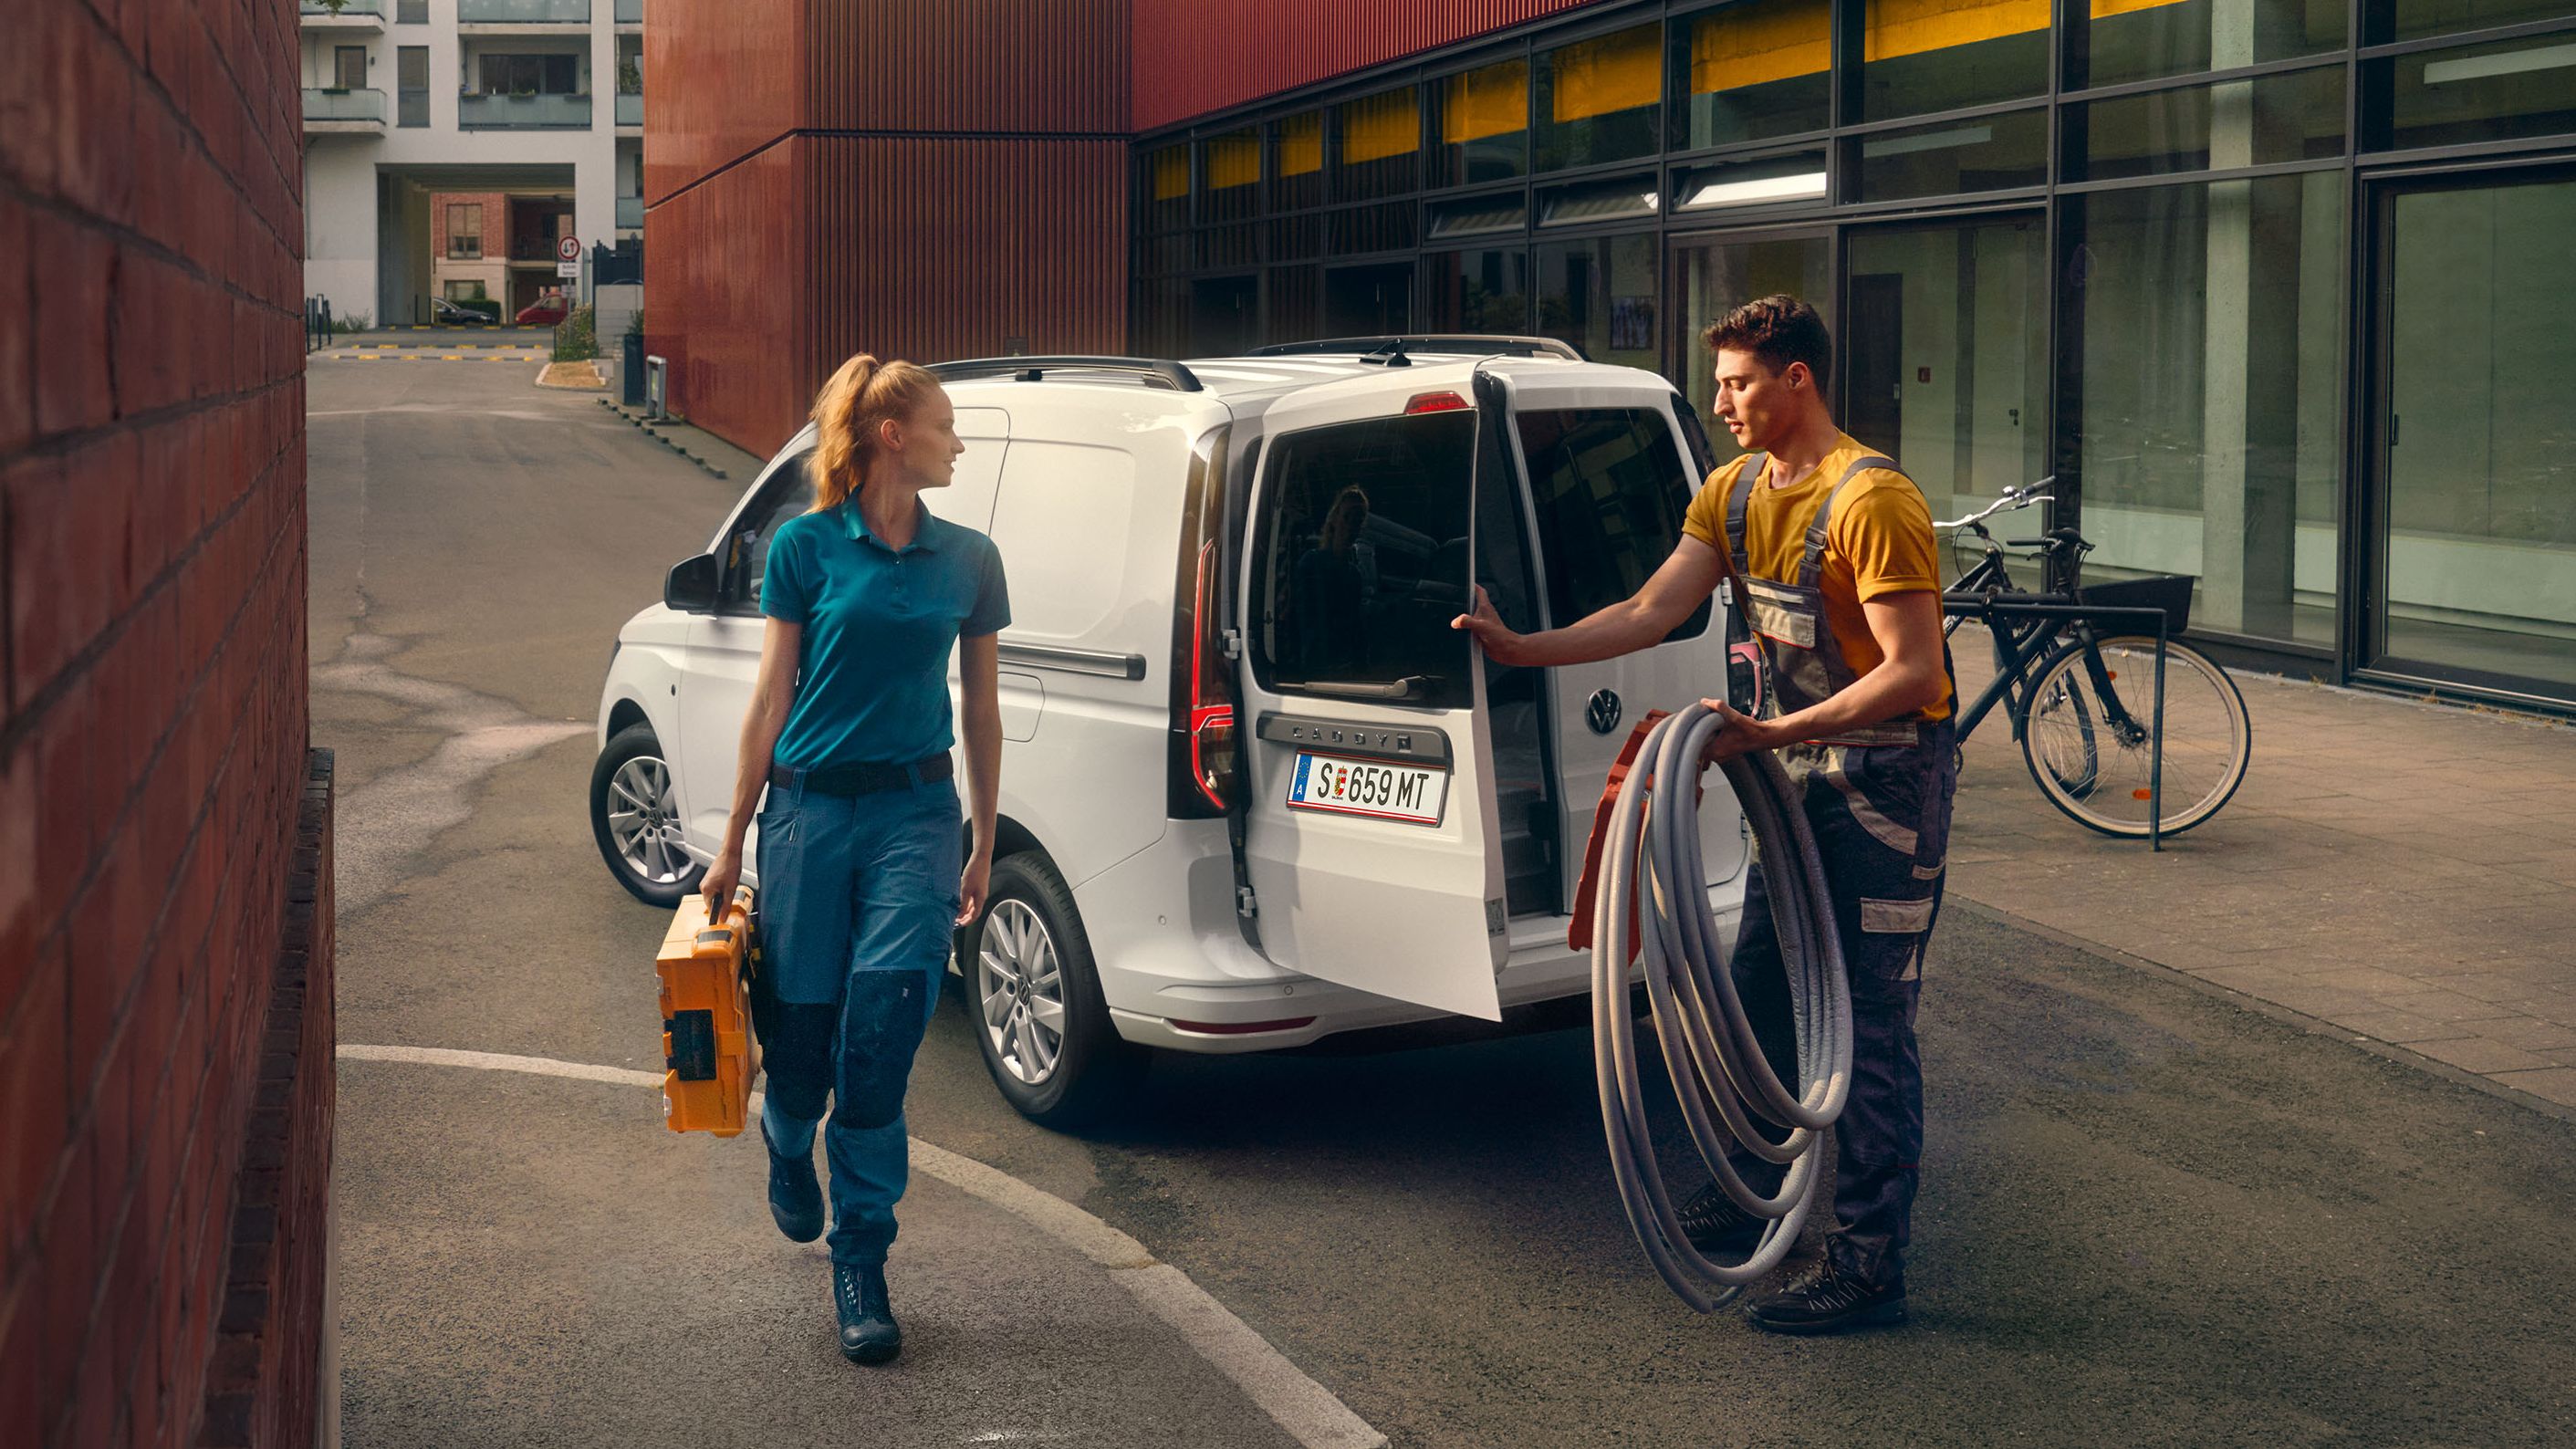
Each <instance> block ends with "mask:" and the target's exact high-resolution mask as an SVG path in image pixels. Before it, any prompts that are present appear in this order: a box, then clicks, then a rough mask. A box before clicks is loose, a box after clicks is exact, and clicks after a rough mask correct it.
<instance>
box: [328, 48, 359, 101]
mask: <svg viewBox="0 0 2576 1449" xmlns="http://www.w3.org/2000/svg"><path fill="white" fill-rule="evenodd" d="M331 88H332V89H334V90H343V91H362V90H365V89H366V88H367V48H366V47H365V46H363V45H339V46H333V47H332V49H331Z"/></svg>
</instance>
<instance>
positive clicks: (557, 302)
mask: <svg viewBox="0 0 2576 1449" xmlns="http://www.w3.org/2000/svg"><path fill="white" fill-rule="evenodd" d="M563 319H564V294H563V293H561V292H543V293H539V294H538V296H537V300H535V301H533V302H530V303H529V304H528V305H526V306H524V307H522V308H520V309H519V319H518V320H519V325H520V326H522V327H552V326H554V325H555V324H556V323H558V322H561V321H562V320H563Z"/></svg>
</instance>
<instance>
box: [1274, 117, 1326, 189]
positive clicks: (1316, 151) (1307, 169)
mask: <svg viewBox="0 0 2576 1449" xmlns="http://www.w3.org/2000/svg"><path fill="white" fill-rule="evenodd" d="M1323 169H1324V113H1323V112H1321V111H1308V112H1307V113H1306V114H1304V115H1302V116H1290V117H1289V118H1288V119H1286V120H1284V121H1281V122H1280V123H1279V174H1280V175H1282V176H1311V175H1313V174H1314V173H1316V172H1318V171H1321V170H1323Z"/></svg>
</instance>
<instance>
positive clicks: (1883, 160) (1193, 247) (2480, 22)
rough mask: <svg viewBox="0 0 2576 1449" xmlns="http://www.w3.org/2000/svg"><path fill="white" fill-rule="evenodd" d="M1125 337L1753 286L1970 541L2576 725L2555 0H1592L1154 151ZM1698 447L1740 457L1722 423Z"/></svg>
mask: <svg viewBox="0 0 2576 1449" xmlns="http://www.w3.org/2000/svg"><path fill="white" fill-rule="evenodd" d="M1133 195H1134V198H1135V200H1134V208H1133V213H1134V214H1133V223H1132V224H1133V267H1132V273H1131V275H1132V278H1133V281H1132V286H1133V293H1132V296H1131V306H1130V322H1131V326H1130V336H1131V346H1132V347H1133V348H1134V349H1135V350H1137V351H1142V352H1151V353H1155V354H1159V355H1168V356H1191V355H1210V354H1218V353H1224V352H1229V351H1235V350H1239V349H1241V348H1243V347H1246V346H1250V345H1253V344H1257V343H1261V342H1268V341H1286V340H1292V339H1301V338H1309V337H1320V336H1333V335H1346V334H1366V333H1381V332H1402V331H1418V332H1429V331H1483V332H1532V333H1540V334H1545V335H1548V336H1553V337H1558V338H1562V339H1564V340H1566V341H1569V342H1572V343H1574V344H1576V345H1577V346H1579V347H1581V348H1582V349H1583V350H1584V351H1585V352H1586V353H1587V354H1588V355H1589V356H1591V357H1593V358H1595V359H1597V360H1601V361H1608V362H1617V363H1623V364H1628V365H1633V366H1640V367H1648V368H1654V369H1657V370H1660V371H1662V372H1664V373H1665V374H1666V375H1667V376H1669V377H1671V378H1673V379H1674V381H1675V382H1676V383H1677V384H1679V385H1681V386H1682V387H1683V389H1684V390H1685V391H1686V392H1687V393H1688V394H1689V395H1690V396H1691V398H1692V399H1693V400H1694V401H1695V402H1696V403H1697V404H1699V405H1700V406H1701V407H1702V408H1705V407H1706V406H1707V404H1708V402H1709V392H1710V389H1709V384H1708V381H1707V363H1708V359H1707V358H1706V357H1705V356H1704V355H1703V354H1702V352H1701V351H1700V349H1699V346H1698V342H1697V333H1698V331H1699V329H1700V328H1701V327H1702V326H1704V325H1706V323H1707V322H1708V321H1709V320H1710V319H1711V318H1713V317H1715V316H1717V315H1719V314H1720V313H1723V312H1724V311H1726V310H1727V309H1728V308H1730V307H1732V306H1734V305H1735V304H1737V303H1739V302H1743V301H1746V300H1749V299H1751V298H1754V297H1758V296H1762V295H1765V294H1767V293H1771V292H1783V291H1785V292H1794V293H1797V294H1800V295H1802V296H1805V297H1807V298H1808V299H1810V300H1811V301H1813V302H1815V303H1816V304H1817V306H1818V307H1819V308H1820V309H1822V310H1823V311H1824V312H1825V313H1826V315H1827V316H1828V318H1829V319H1830V320H1831V321H1832V322H1833V324H1834V328H1835V333H1836V337H1837V340H1838V342H1839V343H1840V347H1839V349H1838V355H1837V358H1836V363H1835V374H1836V375H1835V376H1834V377H1833V378H1832V379H1831V380H1830V385H1831V387H1832V389H1833V393H1834V396H1835V398H1836V401H1837V405H1838V412H1839V414H1840V416H1841V419H1842V422H1843V425H1844V427H1845V428H1846V429H1847V430H1848V431H1850V432H1851V433H1852V434H1853V435H1855V436H1856V437H1858V438H1860V439H1861V440H1862V441H1864V442H1867V443H1869V444H1871V445H1873V446H1876V447H1879V448H1883V449H1885V450H1887V451H1889V452H1891V453H1893V454H1894V455H1895V456H1896V457H1897V458H1898V459H1899V460H1900V461H1901V462H1902V463H1903V464H1904V465H1905V467H1906V470H1907V471H1908V472H1909V473H1911V474H1912V475H1913V476H1914V478H1915V479H1916V481H1917V482H1919V483H1920V484H1921V485H1922V487H1923V489H1924V491H1925V493H1926V494H1927V495H1929V496H1930V499H1931V502H1932V506H1933V508H1934V510H1935V512H1936V513H1937V514H1939V515H1940V516H1944V517H1947V516H1952V515H1954V514H1957V513H1961V512H1966V511H1969V510H1970V509H1972V508H1974V507H1976V506H1978V504H1979V501H1980V500H1985V499H1991V498H1992V497H1994V496H1995V495H1996V494H1997V493H1998V492H2000V491H2001V490H2002V489H2004V488H2006V487H2008V486H2011V485H2013V484H2016V483H2020V482H2024V481H2027V480H2030V479H2033V478H2037V477H2040V476H2042V475H2044V474H2051V473H2053V474H2055V475H2056V477H2057V478H2058V480H2059V487H2058V496H2059V502H2058V503H2057V505H2056V509H2055V511H2056V517H2055V518H2054V519H2042V518H2040V517H2037V516H2034V515H2031V514H2023V515H2019V516H2018V517H2019V518H2020V519H2021V520H2023V521H2024V522H2026V524H2027V526H2026V527H2025V526H2022V524H2019V523H2017V524H2016V526H2015V527H2013V528H2012V529H2011V530H2010V531H2011V532H2012V533H2014V534H2016V535H2035V534H2037V533H2039V532H2040V531H2041V530H2042V528H2043V527H2045V526H2048V525H2049V524H2052V523H2071V524H2074V525H2075V526H2077V527H2079V528H2080V529H2082V530H2083V532H2084V534H2085V535H2086V537H2087V538H2089V539H2090V540H2092V542H2093V543H2094V544H2095V545H2096V546H2097V547H2096V550H2095V552H2094V553H2093V555H2092V556H2091V557H2090V559H2089V560H2087V562H2086V565H2085V569H2086V572H2087V574H2088V576H2090V577H2096V578H2116V577H2126V576H2130V575H2134V574H2137V573H2142V572H2175V573H2188V574H2192V575H2194V576H2196V577H2197V578H2198V579H2199V586H2198V590H2197V594H2196V597H2195V603H2194V611H2193V632H2194V634H2195V635H2196V636H2198V637H2200V638H2201V639H2203V640H2204V641H2206V642H2211V643H2214V644H2217V645H2219V646H2221V648H2222V650H2226V649H2231V648H2232V649H2233V650H2235V651H2237V652H2238V653H2239V654H2240V656H2241V657H2245V658H2248V659H2249V660H2251V661H2252V662H2257V663H2261V664H2265V665H2268V666H2270V667H2273V668H2278V669H2282V670H2285V671H2288V672H2293V673H2305V674H2313V675H2316V676H2319V677H2323V678H2328V679H2349V680H2357V681H2361V682H2365V683H2374V684H2385V685H2391V686H2399V687H2408V688H2423V687H2427V686H2430V687H2436V688H2441V689H2445V690H2449V691H2455V692H2459V693H2463V694H2471V695H2483V696H2488V697H2493V698H2499V699H2511V700H2520V701H2529V702H2536V703H2539V704H2542V705H2544V706H2548V707H2553V708H2558V709H2566V708H2570V707H2576V0H1735V3H1726V4H1707V3H1682V0H1672V3H1661V4H1640V3H1608V0H1605V3H1600V4H1594V5H1587V6H1580V7H1577V8H1575V9H1573V10H1571V11H1568V12H1565V13H1563V14H1561V15H1558V16H1556V17H1554V18H1552V19H1551V20H1549V21H1547V22H1545V23H1541V24H1533V25H1529V26H1524V27H1521V28H1519V29H1516V30H1512V31H1506V32H1502V33H1499V34H1496V35H1491V36H1487V37H1483V38H1481V39H1478V40H1476V41H1474V42H1471V43H1467V44H1462V45H1457V46H1452V47H1449V48H1446V49H1443V50H1439V51H1434V52H1428V53H1424V54H1419V55H1414V56H1410V57H1407V58H1406V59H1404V60H1402V61H1400V62H1397V63H1393V64H1388V65H1381V66H1377V67H1375V68H1373V69H1371V70H1369V71H1366V72H1362V73H1359V74H1355V75H1350V76H1344V77H1341V78H1339V79H1337V80H1336V81H1334V82H1332V83H1330V84H1329V85H1327V86H1319V87H1313V88H1309V89H1307V90H1304V91H1298V92H1292V93H1287V94H1282V95H1275V96H1271V97H1269V98H1267V99H1265V100H1264V101H1262V102H1261V103H1259V104H1258V105H1255V106H1248V107H1244V108H1241V109H1238V110H1235V111H1232V112H1229V113H1226V114H1222V115H1218V116H1213V117H1208V118H1202V119H1201V120H1200V121H1198V122H1196V123H1194V124H1191V125H1189V126H1186V127H1178V128H1172V129H1168V130H1166V131H1163V132H1160V133H1156V134H1150V135H1147V136H1145V137H1143V138H1142V139H1140V141H1139V142H1138V144H1137V146H1136V151H1135V181H1134V188H1133ZM1718 439H1719V442H1720V446H1721V447H1723V446H1724V434H1723V433H1722V432H1721V433H1719V434H1718Z"/></svg>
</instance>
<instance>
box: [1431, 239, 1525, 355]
mask: <svg viewBox="0 0 2576 1449" xmlns="http://www.w3.org/2000/svg"><path fill="white" fill-rule="evenodd" d="M1422 260H1423V297H1422V326H1423V329H1424V330H1425V331H1430V332H1504V333H1517V332H1527V331H1529V325H1530V319H1529V312H1530V299H1529V253H1528V252H1526V251H1523V250H1522V249H1521V248H1519V247H1516V246H1515V247H1511V248H1509V249H1496V250H1490V251H1473V252H1435V253H1433V254H1432V255H1430V256H1427V257H1424V258H1423V259H1422Z"/></svg>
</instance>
